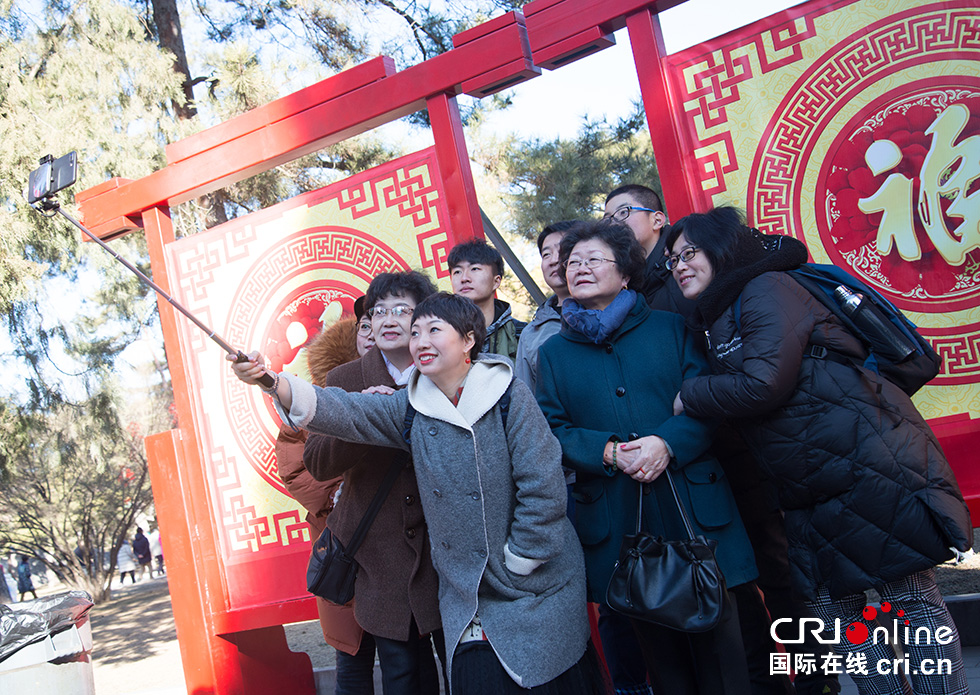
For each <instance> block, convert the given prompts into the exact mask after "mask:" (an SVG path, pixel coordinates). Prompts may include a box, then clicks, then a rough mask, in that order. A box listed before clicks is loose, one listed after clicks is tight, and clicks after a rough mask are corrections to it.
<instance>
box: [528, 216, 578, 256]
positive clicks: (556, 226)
mask: <svg viewBox="0 0 980 695" xmlns="http://www.w3.org/2000/svg"><path fill="white" fill-rule="evenodd" d="M577 224H580V222H579V221H578V220H562V221H561V222H552V223H551V224H549V225H548V226H547V227H545V228H544V229H542V230H541V233H540V234H538V253H541V249H543V248H544V240H545V239H547V238H548V237H550V236H551V235H552V234H555V233H557V232H567V231H568V230H569V229H572V228H574V227H575V225H577Z"/></svg>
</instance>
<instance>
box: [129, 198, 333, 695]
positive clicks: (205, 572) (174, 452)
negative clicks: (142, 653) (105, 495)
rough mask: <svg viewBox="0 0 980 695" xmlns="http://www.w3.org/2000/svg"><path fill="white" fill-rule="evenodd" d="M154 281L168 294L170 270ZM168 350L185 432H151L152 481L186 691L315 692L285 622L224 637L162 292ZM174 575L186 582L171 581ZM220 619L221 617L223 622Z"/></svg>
mask: <svg viewBox="0 0 980 695" xmlns="http://www.w3.org/2000/svg"><path fill="white" fill-rule="evenodd" d="M142 219H143V224H144V226H145V234H146V240H147V246H148V249H149V253H150V263H151V267H153V268H156V269H162V268H165V267H166V261H165V252H164V249H165V247H166V245H167V244H168V243H170V242H172V241H173V240H174V232H173V224H172V222H171V220H170V211H169V209H168V208H166V207H156V208H151V209H149V210H146V211H144V212H143V215H142ZM155 275H156V278H155V280H154V281H155V282H156V283H157V284H158V285H159V286H160V287H161V288H162V289H163V290H164V291H165V292H167V293H168V294H169V293H170V291H171V290H170V287H169V280H168V278H167V276H166V273H162V272H158V273H155ZM157 307H158V309H159V312H160V323H161V326H162V328H163V335H164V349H165V350H166V354H167V364H168V366H169V369H170V378H171V382H172V386H173V392H174V403H175V406H176V409H177V418H178V429H176V430H169V431H167V432H162V433H160V434H157V435H154V436H152V437H147V440H146V442H147V454H148V459H149V461H150V481H151V483H152V486H153V495H154V501H155V502H156V508H157V513H158V516H159V520H160V528H161V539H162V541H163V543H164V546H165V547H164V554H165V557H166V559H167V567H168V570H169V571H168V584H169V588H170V597H171V603H172V605H173V613H174V624H175V626H176V629H177V635H178V643H179V645H180V657H181V662H182V664H183V667H184V681H185V684H186V686H187V692H188V693H192V694H193V695H240V694H241V693H273V692H289V693H296V694H297V695H314V693H315V692H316V689H315V685H314V680H313V666H312V664H311V662H310V658H309V657H308V656H307V655H306V654H297V653H294V652H291V651H290V650H289V647H288V645H287V644H286V639H285V632H284V630H283V628H282V626H281V625H273V626H271V627H262V628H257V629H252V630H242V631H240V632H236V633H231V634H227V635H222V634H219V629H218V625H219V624H220V623H221V620H220V616H221V615H222V614H224V613H225V612H226V611H228V610H229V608H230V606H229V605H228V598H227V596H228V591H227V586H226V584H225V580H224V576H223V573H222V570H221V562H220V558H219V549H218V546H217V538H218V536H217V533H218V531H217V529H215V528H214V527H213V524H212V515H211V511H210V501H209V497H208V483H207V480H206V478H205V473H204V466H202V465H201V463H200V462H196V463H195V464H194V465H189V462H190V461H195V460H196V459H198V458H199V455H198V453H197V452H198V451H199V448H198V447H199V445H198V441H197V432H196V430H195V429H194V428H193V427H191V426H189V425H190V423H191V422H193V420H192V417H193V416H192V407H191V403H190V400H189V399H190V395H189V394H190V393H191V391H190V387H189V380H188V377H187V373H186V372H185V367H184V360H183V356H182V354H181V350H180V345H179V338H178V336H179V332H178V330H177V321H178V316H177V312H176V310H175V309H174V308H173V307H172V306H171V305H170V303H169V302H167V301H166V300H165V299H163V298H162V297H160V296H158V297H157ZM171 577H180V578H181V581H180V582H179V583H178V582H170V581H169V579H170V578H171ZM216 618H217V619H216Z"/></svg>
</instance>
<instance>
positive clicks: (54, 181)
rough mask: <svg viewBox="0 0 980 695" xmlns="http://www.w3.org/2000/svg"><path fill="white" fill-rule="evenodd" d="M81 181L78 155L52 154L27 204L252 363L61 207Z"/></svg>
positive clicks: (268, 379)
mask: <svg viewBox="0 0 980 695" xmlns="http://www.w3.org/2000/svg"><path fill="white" fill-rule="evenodd" d="M77 178H78V156H77V154H76V153H75V152H69V153H68V154H66V155H65V156H64V157H58V159H55V158H54V157H52V156H51V155H45V156H44V157H41V159H40V161H39V166H38V168H37V169H35V170H34V171H32V172H31V175H30V177H29V178H28V180H27V191H26V196H27V202H28V203H30V205H31V207H32V208H34V209H35V210H37V211H38V212H41V213H42V214H44V213H58V214H60V215H61V216H62V217H64V218H65V219H66V220H68V221H69V222H71V223H72V224H73V225H75V226H76V227H78V228H79V229H80V230H81V231H82V233H83V234H85V235H86V236H87V237H88V238H89V239H91V240H92V241H94V242H95V243H97V244H98V245H99V246H101V247H102V248H104V249H105V250H106V251H108V252H109V253H110V254H111V255H112V257H113V258H115V259H116V260H117V261H119V262H120V263H122V264H123V265H124V266H126V267H127V268H128V269H129V270H131V271H132V272H133V273H134V274H135V275H136V277H138V278H139V279H140V281H141V282H142V283H143V284H144V285H146V286H147V287H149V288H150V289H152V290H153V291H154V292H156V293H157V294H159V295H160V296H161V297H163V298H164V299H166V300H167V301H168V302H170V304H171V306H173V308H174V309H176V310H177V311H179V312H180V313H182V314H183V315H184V316H186V317H187V318H188V319H189V320H190V322H191V323H193V324H194V325H195V326H197V327H198V328H200V329H201V330H202V331H204V332H205V333H207V335H208V337H209V338H210V339H211V340H213V341H214V342H216V343H217V344H218V345H220V346H221V348H222V349H223V350H224V351H225V352H227V353H231V354H234V355H237V357H236V359H235V361H236V362H248V357H247V356H246V355H245V354H244V353H243V352H242V351H241V350H237V349H235V348H233V347H232V346H231V345H229V344H228V343H226V342H225V341H224V340H223V339H222V338H221V336H219V335H218V334H217V333H215V332H214V331H212V330H211V329H210V328H208V327H207V326H206V325H204V324H203V323H202V322H201V321H199V320H198V318H197V317H196V316H194V315H193V314H192V313H191V312H190V311H188V310H187V309H185V308H184V307H183V306H182V305H181V304H180V303H179V302H178V301H177V300H175V299H174V298H173V297H171V296H170V295H169V294H167V293H166V292H165V291H164V290H163V288H162V287H160V286H159V285H157V284H156V283H155V282H153V280H151V279H150V278H148V277H147V276H146V275H145V274H144V273H143V272H142V271H141V270H140V269H139V268H137V267H136V266H134V265H133V264H132V263H130V262H129V261H127V260H126V259H125V258H123V257H122V256H120V255H119V254H118V253H116V252H115V251H113V250H112V247H110V246H109V245H108V244H106V243H105V242H104V241H102V239H100V238H99V237H97V236H96V235H95V234H93V233H92V232H90V231H89V230H88V229H86V228H85V226H84V225H83V224H82V223H81V222H79V221H78V220H76V219H75V218H74V217H72V216H71V215H69V214H68V213H67V212H65V211H64V210H63V209H62V208H61V204H60V203H58V200H57V198H55V194H56V193H58V191H61V190H63V189H65V188H67V187H68V186H71V185H73V184H74V183H75V180H76V179H77ZM45 216H46V217H51V216H52V215H50V214H47V215H45ZM259 382H260V383H261V384H262V385H263V386H265V387H266V388H272V386H273V384H275V379H274V378H273V376H272V375H271V374H269V373H266V374H263V375H262V377H261V378H260V379H259Z"/></svg>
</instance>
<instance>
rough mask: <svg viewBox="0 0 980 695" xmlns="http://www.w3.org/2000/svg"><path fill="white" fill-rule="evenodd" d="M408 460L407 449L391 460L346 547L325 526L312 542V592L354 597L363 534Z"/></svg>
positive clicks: (345, 599)
mask: <svg viewBox="0 0 980 695" xmlns="http://www.w3.org/2000/svg"><path fill="white" fill-rule="evenodd" d="M407 460H408V453H407V452H403V453H399V455H398V456H397V457H396V458H395V460H394V461H392V462H391V467H390V468H389V469H388V474H387V475H386V476H385V479H384V481H382V483H381V487H379V488H378V491H377V492H376V493H375V495H374V499H372V500H371V504H370V505H369V506H368V508H367V511H365V512H364V516H363V517H362V518H361V523H359V524H358V525H357V529H356V530H355V531H354V535H353V536H351V540H350V545H349V547H347V548H344V544H343V543H341V542H340V539H339V538H337V537H336V536H335V535H333V533H331V532H330V529H329V528H324V529H323V533H321V534H320V537H319V538H317V539H316V542H315V543H314V544H313V552H312V553H311V554H310V564H309V565H308V566H307V568H306V588H307V590H308V591H309V592H310V593H311V594H314V595H316V596H319V597H320V598H324V599H326V600H327V601H330V602H331V603H337V604H340V605H343V604H345V603H349V602H350V600H351V599H353V598H354V581H355V580H356V579H357V570H358V565H357V561H356V560H355V559H354V555H355V554H356V553H357V549H358V548H360V547H361V542H362V541H363V540H364V536H366V535H367V532H368V529H369V528H371V524H373V523H374V517H376V516H377V515H378V510H379V509H381V505H382V504H384V501H385V499H386V498H387V497H388V493H389V492H391V488H392V486H393V485H394V484H395V480H396V479H397V478H398V473H399V472H400V471H401V469H402V467H403V466H404V465H405V463H406V461H407Z"/></svg>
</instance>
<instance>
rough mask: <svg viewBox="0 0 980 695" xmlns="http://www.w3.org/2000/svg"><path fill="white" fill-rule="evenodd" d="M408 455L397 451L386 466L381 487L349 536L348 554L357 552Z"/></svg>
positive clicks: (352, 554)
mask: <svg viewBox="0 0 980 695" xmlns="http://www.w3.org/2000/svg"><path fill="white" fill-rule="evenodd" d="M408 456H409V454H408V452H406V451H399V452H398V454H397V455H396V456H395V460H394V461H392V462H391V466H389V468H388V473H387V474H386V475H385V479H384V480H383V481H381V487H379V488H378V491H377V492H376V493H374V499H372V500H371V504H370V505H368V508H367V511H366V512H364V516H363V517H361V523H359V524H358V525H357V529H356V530H355V531H354V535H353V536H351V539H350V543H349V544H348V545H347V554H348V555H350V556H352V557H353V556H354V554H355V553H356V552H357V549H358V548H360V547H361V542H362V541H363V540H364V537H365V536H366V535H367V532H368V529H370V528H371V524H373V523H374V517H376V516H377V515H378V511H379V510H380V509H381V505H382V504H384V501H385V499H386V498H387V497H388V493H389V492H391V488H392V487H394V485H395V480H397V479H398V474H399V473H401V471H402V468H403V467H404V466H405V464H406V463H407V462H408Z"/></svg>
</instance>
